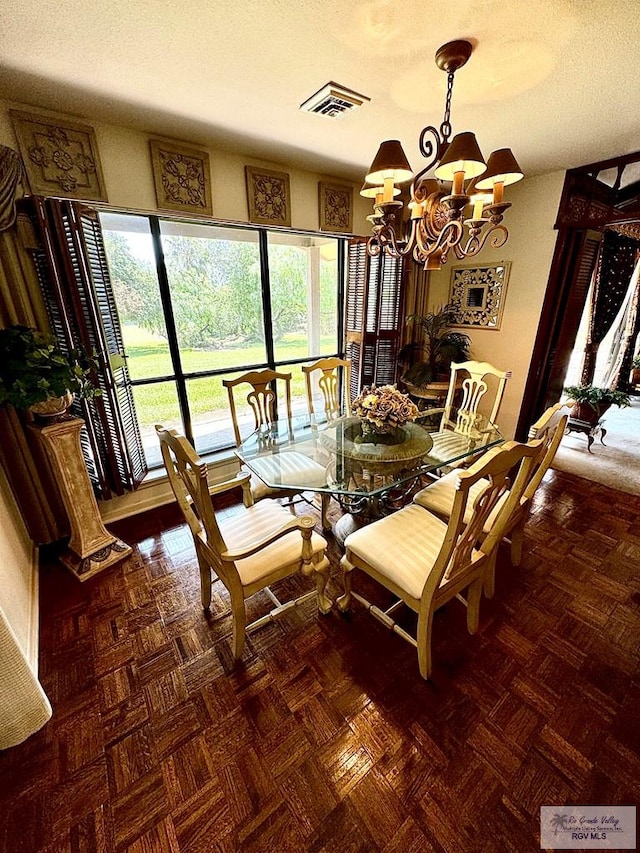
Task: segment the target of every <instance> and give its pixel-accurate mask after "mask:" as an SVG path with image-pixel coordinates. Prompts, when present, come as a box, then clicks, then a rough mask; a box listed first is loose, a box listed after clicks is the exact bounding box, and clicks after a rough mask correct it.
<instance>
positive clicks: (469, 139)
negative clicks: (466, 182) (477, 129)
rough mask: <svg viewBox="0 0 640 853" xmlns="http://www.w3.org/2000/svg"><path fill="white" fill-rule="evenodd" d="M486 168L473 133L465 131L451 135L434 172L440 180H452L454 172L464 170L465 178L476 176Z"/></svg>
mask: <svg viewBox="0 0 640 853" xmlns="http://www.w3.org/2000/svg"><path fill="white" fill-rule="evenodd" d="M486 168H487V164H486V163H485V162H484V157H483V156H482V152H481V151H480V148H479V146H478V143H477V141H476V136H475V133H471V132H470V131H466V132H465V133H458V134H457V135H456V136H454V137H453V139H452V140H451V142H450V143H449V147H448V148H447V150H446V151H445V153H444V156H443V158H442V160H441V161H440V163H439V164H438V166H437V167H436V169H435V170H434V174H435V176H436V178H439V179H440V180H441V181H452V180H453V176H454V175H455V173H456V172H464V176H465V178H476V177H477V176H478V175H481V174H482V173H483V172H484V171H485V169H486Z"/></svg>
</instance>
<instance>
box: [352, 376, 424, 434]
mask: <svg viewBox="0 0 640 853" xmlns="http://www.w3.org/2000/svg"><path fill="white" fill-rule="evenodd" d="M351 409H352V411H353V413H354V415H356V417H358V418H360V420H361V421H362V422H363V424H367V425H369V426H371V427H372V428H373V429H374V430H377V431H380V432H389V431H391V430H394V429H396V428H397V427H400V426H402V425H403V424H406V423H407V421H414V420H415V419H416V418H417V417H418V409H417V407H416V405H415V404H414V403H413V402H412V401H411V400H410V399H409V397H408V395H407V394H403V393H402V392H400V391H398V389H397V388H396V386H395V385H380V386H377V387H376V386H375V385H371V386H368V385H367V386H365V387H364V388H363V389H362V391H361V392H360V394H359V395H358V396H357V397H356V398H355V400H354V401H353V403H352V404H351Z"/></svg>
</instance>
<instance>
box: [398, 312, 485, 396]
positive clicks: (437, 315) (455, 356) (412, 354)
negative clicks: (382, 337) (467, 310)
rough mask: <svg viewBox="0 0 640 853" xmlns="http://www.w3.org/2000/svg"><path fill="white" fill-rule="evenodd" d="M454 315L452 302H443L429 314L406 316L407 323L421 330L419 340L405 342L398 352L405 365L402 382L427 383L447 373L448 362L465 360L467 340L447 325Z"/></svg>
mask: <svg viewBox="0 0 640 853" xmlns="http://www.w3.org/2000/svg"><path fill="white" fill-rule="evenodd" d="M455 317H456V314H455V311H454V309H453V306H452V305H444V306H442V307H440V308H438V310H437V311H434V312H432V313H429V314H425V315H421V314H410V315H409V316H408V317H407V320H406V322H407V323H408V324H413V325H414V326H417V327H419V328H420V329H421V330H422V332H423V341H422V342H419V341H416V342H414V343H410V344H407V345H406V346H404V347H402V349H401V350H400V352H399V354H398V358H399V360H400V362H401V363H402V362H404V364H406V365H407V368H406V369H405V371H404V373H403V376H402V380H403V382H405V383H408V384H409V385H414V386H416V387H420V386H421V385H427V384H428V383H429V382H433V381H434V380H435V379H437V377H438V376H439V375H440V374H448V373H449V369H450V366H451V362H452V361H455V362H459V361H467V359H468V358H469V348H470V346H471V340H470V338H469V336H468V335H465V334H464V333H463V332H455V331H452V330H451V329H450V328H449V327H450V326H451V324H452V323H453V322H454V321H455ZM420 356H424V358H420Z"/></svg>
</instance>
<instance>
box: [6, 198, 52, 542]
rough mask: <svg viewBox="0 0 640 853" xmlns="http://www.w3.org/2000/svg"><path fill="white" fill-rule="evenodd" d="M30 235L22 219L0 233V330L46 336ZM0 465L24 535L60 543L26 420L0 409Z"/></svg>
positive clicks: (47, 480)
mask: <svg viewBox="0 0 640 853" xmlns="http://www.w3.org/2000/svg"><path fill="white" fill-rule="evenodd" d="M34 245H35V235H34V234H33V229H32V227H31V223H30V221H29V219H28V217H27V216H25V215H24V214H19V215H18V217H17V220H16V222H15V224H14V225H13V226H12V227H11V228H8V229H6V230H5V231H0V326H2V327H3V328H4V327H6V326H12V325H15V324H18V323H19V324H21V325H24V326H32V327H35V328H37V329H40V330H41V331H45V332H46V331H48V330H49V323H48V320H47V312H46V309H45V306H44V302H43V300H42V295H41V293H40V287H39V285H38V281H37V278H36V274H35V269H34V266H33V260H32V258H31V256H30V254H29V251H28V249H29V247H33V246H34ZM0 436H1V438H0V464H2V466H3V468H4V470H5V472H6V475H7V479H8V480H9V484H10V486H11V490H12V492H13V493H14V495H15V498H16V501H17V503H18V507H19V509H20V512H21V513H22V516H23V519H24V522H25V525H26V527H27V530H28V532H29V535H30V536H31V538H32V539H33V541H34V542H36V543H37V544H45V543H48V542H53V541H55V540H56V539H60V538H61V537H62V536H64V535H65V534H66V533H68V522H67V519H66V514H65V512H64V509H63V505H62V501H61V499H60V495H59V492H58V489H57V486H56V485H55V480H54V478H53V475H52V472H51V468H50V465H49V462H48V459H47V457H46V455H45V453H44V451H43V449H42V447H41V446H40V443H39V441H38V436H37V433H36V431H35V430H33V429H30V427H29V422H28V417H27V416H26V415H23V414H22V413H20V414H18V413H17V412H16V411H15V410H14V409H13V408H11V407H9V408H8V409H5V408H4V407H2V408H0Z"/></svg>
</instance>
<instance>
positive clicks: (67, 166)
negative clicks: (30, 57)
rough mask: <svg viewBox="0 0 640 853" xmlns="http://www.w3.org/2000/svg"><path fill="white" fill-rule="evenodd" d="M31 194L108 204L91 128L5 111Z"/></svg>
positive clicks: (54, 119) (17, 111)
mask: <svg viewBox="0 0 640 853" xmlns="http://www.w3.org/2000/svg"><path fill="white" fill-rule="evenodd" d="M9 115H10V116H11V121H12V123H13V128H14V130H15V132H16V138H17V140H18V146H19V148H20V154H21V155H22V160H23V163H24V168H25V172H26V173H27V180H28V182H29V187H30V190H31V192H32V193H33V194H34V195H45V196H63V197H64V198H77V199H81V200H83V201H108V199H107V192H106V190H105V186H104V178H103V176H102V167H101V165H100V156H99V154H98V144H97V142H96V136H95V133H94V130H93V128H92V127H90V126H89V125H86V124H79V123H78V122H70V121H63V120H62V119H58V118H52V117H50V116H42V115H37V114H34V113H24V112H21V111H19V110H9Z"/></svg>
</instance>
